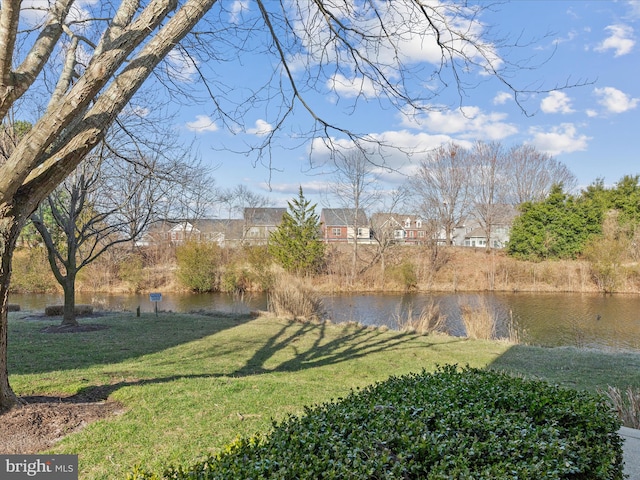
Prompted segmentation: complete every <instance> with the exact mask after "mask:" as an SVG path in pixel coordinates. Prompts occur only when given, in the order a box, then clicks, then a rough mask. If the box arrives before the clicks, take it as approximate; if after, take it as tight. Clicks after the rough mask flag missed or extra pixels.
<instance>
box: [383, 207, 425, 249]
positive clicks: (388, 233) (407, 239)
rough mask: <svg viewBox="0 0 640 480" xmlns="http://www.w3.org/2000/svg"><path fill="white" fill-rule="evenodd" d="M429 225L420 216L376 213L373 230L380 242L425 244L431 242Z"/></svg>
mask: <svg viewBox="0 0 640 480" xmlns="http://www.w3.org/2000/svg"><path fill="white" fill-rule="evenodd" d="M427 227H428V224H427V222H425V221H424V220H423V219H422V217H420V216H418V215H407V214H396V213H374V214H373V215H372V216H371V229H372V235H373V237H374V238H377V239H378V241H382V242H385V243H386V242H390V241H393V242H395V243H405V244H423V243H426V242H427V241H429V240H430V234H429V229H428V228H427Z"/></svg>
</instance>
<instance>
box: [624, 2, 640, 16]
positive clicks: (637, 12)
mask: <svg viewBox="0 0 640 480" xmlns="http://www.w3.org/2000/svg"><path fill="white" fill-rule="evenodd" d="M627 3H628V5H629V10H630V12H631V16H632V17H633V18H640V0H629V1H628V2H627Z"/></svg>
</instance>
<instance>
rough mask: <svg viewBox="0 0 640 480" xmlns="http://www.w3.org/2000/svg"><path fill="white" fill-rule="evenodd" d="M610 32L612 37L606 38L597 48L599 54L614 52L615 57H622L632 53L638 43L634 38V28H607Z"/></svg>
mask: <svg viewBox="0 0 640 480" xmlns="http://www.w3.org/2000/svg"><path fill="white" fill-rule="evenodd" d="M605 30H607V31H608V32H610V36H609V37H607V38H605V39H604V40H603V41H602V43H600V45H598V46H597V47H596V51H598V52H606V51H607V50H614V51H615V54H614V56H616V57H620V56H622V55H626V54H628V53H631V50H633V47H634V45H635V44H636V41H635V40H634V38H633V28H631V27H630V26H628V25H622V24H618V25H609V26H608V27H606V28H605Z"/></svg>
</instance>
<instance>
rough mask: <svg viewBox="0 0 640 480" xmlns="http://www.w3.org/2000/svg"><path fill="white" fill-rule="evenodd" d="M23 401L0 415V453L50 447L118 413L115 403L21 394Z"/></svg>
mask: <svg viewBox="0 0 640 480" xmlns="http://www.w3.org/2000/svg"><path fill="white" fill-rule="evenodd" d="M22 400H23V401H24V402H26V404H25V405H23V406H21V407H15V408H13V409H11V410H9V411H8V412H5V413H3V414H2V415H0V453H3V454H25V455H26V454H34V453H38V452H41V451H43V450H46V449H48V448H51V447H52V446H53V445H55V444H56V443H57V442H58V441H60V440H61V439H62V438H64V437H65V436H66V435H69V434H70V433H73V432H77V431H78V430H80V429H82V428H84V427H85V426H87V425H88V424H90V423H91V422H95V421H96V420H100V419H102V418H106V417H110V416H112V415H116V414H119V413H122V412H123V411H124V409H123V407H122V406H121V405H120V404H119V403H117V402H105V401H99V402H86V401H78V400H79V399H77V398H75V397H68V398H55V397H23V398H22Z"/></svg>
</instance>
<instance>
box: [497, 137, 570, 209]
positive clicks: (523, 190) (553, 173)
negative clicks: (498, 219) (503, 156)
mask: <svg viewBox="0 0 640 480" xmlns="http://www.w3.org/2000/svg"><path fill="white" fill-rule="evenodd" d="M507 161H508V167H509V171H508V173H507V177H506V180H507V182H508V185H509V191H510V195H509V203H510V204H511V205H513V206H518V205H520V204H522V203H524V202H539V201H542V200H544V199H545V198H546V197H547V195H548V194H549V192H550V191H551V187H553V185H559V184H562V186H563V188H564V189H565V191H571V190H572V189H573V188H575V186H576V184H577V179H576V177H575V175H574V174H573V173H572V172H571V171H570V170H569V169H568V168H567V166H566V165H565V164H564V163H562V162H560V161H558V160H556V159H555V158H553V157H552V156H551V155H549V154H547V153H543V152H540V151H539V150H537V149H536V148H535V147H534V146H533V145H516V146H514V147H512V148H511V149H510V150H509V152H508V153H507Z"/></svg>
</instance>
